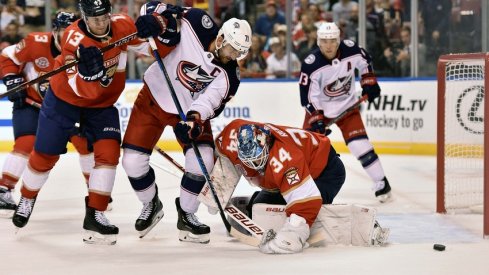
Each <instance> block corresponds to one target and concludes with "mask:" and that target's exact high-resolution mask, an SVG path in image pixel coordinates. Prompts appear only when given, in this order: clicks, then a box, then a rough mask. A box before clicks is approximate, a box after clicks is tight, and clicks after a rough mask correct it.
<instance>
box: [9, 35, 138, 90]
mask: <svg viewBox="0 0 489 275" xmlns="http://www.w3.org/2000/svg"><path fill="white" fill-rule="evenodd" d="M136 37H137V33H132V34H130V35H128V36H125V37H123V38H121V39H119V40H117V41H115V42H113V43H110V44H109V45H107V46H105V47H103V48H101V49H100V51H101V52H102V53H104V52H106V51H108V50H110V49H113V48H115V47H119V46H120V45H124V44H126V43H128V42H129V41H131V40H134V39H135V38H136ZM78 62H79V61H78V59H76V60H74V61H72V62H70V63H68V64H64V65H63V66H61V67H58V68H56V69H54V70H52V71H50V72H48V73H46V74H43V75H41V76H39V77H38V78H34V79H32V80H29V81H27V82H24V83H22V84H21V85H19V86H17V87H15V88H12V89H10V90H8V91H6V92H5V93H3V94H0V98H4V97H6V96H9V95H11V94H13V93H16V92H18V91H20V90H22V89H25V88H26V87H27V86H31V85H33V84H36V83H38V82H40V81H43V80H44V79H47V78H49V77H51V76H53V75H55V74H57V73H60V72H62V71H64V70H66V69H68V68H71V67H73V66H75V65H76V64H78Z"/></svg>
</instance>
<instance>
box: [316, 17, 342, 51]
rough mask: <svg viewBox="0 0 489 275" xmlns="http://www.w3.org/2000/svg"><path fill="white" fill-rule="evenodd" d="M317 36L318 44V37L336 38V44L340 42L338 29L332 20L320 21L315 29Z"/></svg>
mask: <svg viewBox="0 0 489 275" xmlns="http://www.w3.org/2000/svg"><path fill="white" fill-rule="evenodd" d="M317 36H318V38H317V39H318V41H317V43H318V45H319V39H336V41H338V44H339V43H340V29H339V28H338V26H336V24H335V23H333V22H324V23H322V24H321V25H320V26H319V28H318V31H317Z"/></svg>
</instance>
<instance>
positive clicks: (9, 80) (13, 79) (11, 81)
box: [3, 75, 27, 109]
mask: <svg viewBox="0 0 489 275" xmlns="http://www.w3.org/2000/svg"><path fill="white" fill-rule="evenodd" d="M24 82H25V80H24V77H23V76H21V75H7V76H5V77H4V78H3V84H5V86H7V90H12V89H13V88H15V87H17V86H19V85H21V84H22V83H24ZM26 97H27V91H26V90H25V89H22V90H20V91H17V92H15V93H13V94H10V95H8V100H10V101H11V102H13V103H14V109H20V108H23V107H24V106H26V103H25V99H26Z"/></svg>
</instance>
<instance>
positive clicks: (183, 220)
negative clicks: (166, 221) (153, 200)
mask: <svg viewBox="0 0 489 275" xmlns="http://www.w3.org/2000/svg"><path fill="white" fill-rule="evenodd" d="M175 204H176V206H177V212H178V222H177V228H178V229H179V230H180V234H179V236H178V239H179V240H180V241H182V242H193V243H209V241H210V236H209V234H210V232H211V229H210V228H209V226H207V225H205V224H203V223H201V222H199V220H198V219H197V216H195V214H194V213H187V212H185V211H183V210H182V208H181V207H180V198H176V199H175Z"/></svg>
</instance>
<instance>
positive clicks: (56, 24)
mask: <svg viewBox="0 0 489 275" xmlns="http://www.w3.org/2000/svg"><path fill="white" fill-rule="evenodd" d="M77 19H78V17H76V15H75V14H74V13H71V12H64V11H60V12H58V13H57V14H56V17H55V18H54V20H53V30H58V29H64V28H67V27H68V26H69V25H71V24H73V22H75V21H76V20H77Z"/></svg>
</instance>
